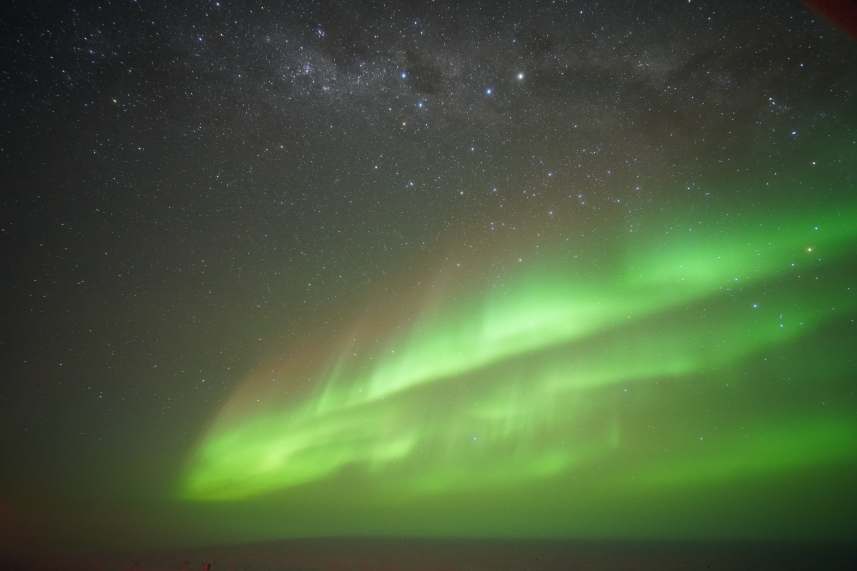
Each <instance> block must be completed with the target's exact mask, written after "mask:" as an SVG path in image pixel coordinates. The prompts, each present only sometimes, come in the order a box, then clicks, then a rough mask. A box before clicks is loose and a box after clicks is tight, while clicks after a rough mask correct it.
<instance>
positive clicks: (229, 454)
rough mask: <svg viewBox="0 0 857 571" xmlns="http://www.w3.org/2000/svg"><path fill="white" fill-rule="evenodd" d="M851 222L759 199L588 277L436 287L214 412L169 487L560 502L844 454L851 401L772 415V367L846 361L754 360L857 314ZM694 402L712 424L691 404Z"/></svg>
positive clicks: (527, 268)
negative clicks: (309, 373) (307, 381)
mask: <svg viewBox="0 0 857 571" xmlns="http://www.w3.org/2000/svg"><path fill="white" fill-rule="evenodd" d="M854 220H857V211H855V210H854V209H848V210H842V211H836V212H826V213H815V214H811V213H806V214H803V215H793V214H784V213H776V214H774V213H770V214H767V215H764V216H763V215H759V216H758V217H757V218H755V219H749V220H745V221H744V223H742V224H734V225H731V226H730V225H725V224H723V223H722V222H721V223H718V224H714V223H712V224H708V225H696V226H693V227H692V228H693V231H692V232H691V231H689V230H688V231H684V232H681V233H673V234H668V233H648V234H645V235H636V234H630V235H629V236H628V238H629V242H628V244H627V245H626V247H625V251H624V254H623V255H622V256H618V257H615V258H612V259H609V263H607V264H604V265H603V267H599V268H598V269H592V267H591V266H586V267H584V266H583V265H582V264H578V263H572V262H570V261H569V260H568V258H567V257H560V256H547V257H545V258H542V259H541V260H540V261H539V262H538V263H532V264H528V263H526V262H523V263H521V264H517V265H516V267H515V268H514V269H513V270H511V271H509V272H508V273H507V274H506V275H503V276H501V277H500V279H498V280H497V281H495V282H493V283H492V285H491V287H486V288H483V289H481V290H480V289H479V288H473V289H471V290H470V291H467V290H465V291H464V292H463V293H461V294H457V295H453V294H448V292H445V291H443V290H437V289H433V290H432V291H429V292H428V293H427V296H426V297H430V298H431V300H432V302H431V303H426V304H425V307H423V308H421V309H420V310H419V311H418V312H417V314H416V315H417V317H416V318H411V319H404V320H403V321H402V323H400V324H399V325H398V326H397V327H396V328H395V329H394V330H392V331H388V332H386V333H385V335H384V336H383V337H382V338H381V339H378V338H371V339H364V338H360V333H359V331H360V330H358V333H357V334H356V335H355V336H352V337H351V338H349V340H348V343H346V346H345V347H343V346H342V344H341V343H338V344H332V345H331V346H330V348H329V349H328V357H327V359H326V360H325V363H322V364H321V365H320V366H319V367H318V368H317V371H316V373H315V376H314V377H313V379H312V382H313V384H314V385H315V386H316V387H317V389H316V390H315V391H314V392H312V393H311V394H309V395H305V396H304V397H302V398H298V399H295V400H289V397H288V395H286V396H284V397H283V398H281V399H279V400H277V399H274V401H273V402H267V403H266V404H265V405H262V406H260V407H259V409H258V411H257V412H256V413H252V414H245V415H244V417H242V418H240V419H237V420H236V419H225V420H221V421H220V422H217V423H216V424H215V425H214V427H213V428H212V429H211V431H210V432H209V433H208V434H207V435H206V436H205V438H204V440H203V441H202V443H201V444H200V446H199V448H198V450H197V451H196V453H195V455H194V457H193V459H192V461H191V464H190V466H189V468H188V470H187V473H186V477H185V479H184V481H183V485H182V495H183V496H184V497H186V498H188V499H194V500H235V499H241V498H248V497H251V496H256V495H259V494H264V493H268V492H274V491H279V490H288V489H290V488H294V487H296V486H299V485H303V484H308V483H312V482H321V481H324V480H325V479H328V478H342V477H343V474H346V476H344V477H346V479H347V480H348V481H349V482H352V483H359V482H367V481H373V482H376V483H377V482H379V481H382V482H383V483H384V491H383V492H382V493H381V496H382V497H384V498H387V499H391V498H414V497H421V496H425V495H430V494H441V495H442V494H446V493H451V492H455V491H466V490H474V489H476V490H479V491H480V492H481V493H485V492H486V491H491V490H497V491H502V490H510V489H521V488H524V489H525V488H526V487H528V486H538V485H539V484H538V483H539V482H545V481H557V479H559V480H560V481H564V480H563V479H566V478H567V479H568V485H567V490H568V494H569V497H568V498H567V501H569V502H572V503H573V501H574V498H575V496H579V495H583V494H591V493H595V492H594V490H602V493H606V492H604V490H605V489H607V487H609V489H610V490H611V493H616V492H617V491H622V492H623V493H626V494H631V495H633V494H646V493H650V492H651V491H653V490H654V491H657V490H658V489H666V488H675V487H682V486H685V487H688V486H689V487H694V486H708V485H725V484H728V483H729V482H732V481H735V480H740V479H742V478H754V477H759V475H765V474H769V473H782V472H783V471H790V470H799V469H801V468H802V467H809V466H817V465H823V464H825V463H836V462H842V461H849V460H853V459H855V458H857V418H855V416H854V415H853V414H852V413H850V412H848V409H847V407H840V408H839V409H836V408H835V407H831V408H829V409H825V410H815V409H814V408H812V407H808V406H806V403H801V402H799V400H795V401H794V402H791V401H790V402H781V401H782V400H783V398H781V397H780V398H779V400H777V407H776V411H774V410H766V409H765V398H766V397H765V394H766V392H767V391H772V390H775V388H774V385H772V383H774V380H773V379H774V378H775V377H777V376H778V375H780V374H781V373H782V371H783V369H784V368H785V369H788V370H789V373H790V374H791V375H792V376H793V377H794V379H796V381H794V380H793V381H791V382H800V383H806V382H815V383H818V384H819V385H822V386H824V385H825V383H827V382H828V381H829V380H830V379H834V378H839V377H841V376H842V375H843V374H844V371H846V370H847V368H846V364H845V363H846V361H845V360H844V359H843V358H842V357H841V356H837V355H831V356H830V357H829V358H825V359H824V361H825V362H826V363H827V365H826V366H825V368H824V369H823V370H818V369H816V370H812V371H808V370H806V368H807V366H806V365H802V363H804V362H805V361H802V360H800V359H798V358H796V357H795V358H794V359H788V358H786V360H785V361H783V360H782V357H778V359H780V360H779V361H778V362H777V363H778V364H776V367H775V369H776V370H774V369H771V370H766V369H765V367H766V366H767V365H765V361H764V360H763V361H762V362H756V361H758V359H759V356H760V355H766V354H768V353H770V354H772V355H781V353H778V351H789V350H790V348H793V347H796V346H799V344H800V343H801V340H802V339H805V338H811V337H812V336H813V335H814V334H815V333H816V332H817V331H818V330H819V329H820V328H823V327H828V326H831V325H832V324H835V323H837V322H839V321H841V320H843V319H845V318H848V317H849V316H853V314H854V310H855V307H857V300H855V297H854V292H853V291H851V290H849V289H848V288H847V287H845V286H843V284H842V282H841V280H837V279H834V278H835V277H836V276H837V272H838V271H840V269H841V267H842V264H844V263H846V262H845V261H843V260H847V258H848V255H849V254H851V253H852V251H853V249H854V246H855V243H857V224H855V223H854ZM386 310H388V311H390V312H392V313H394V314H395V313H397V312H400V311H399V310H400V308H396V307H390V308H386ZM823 350H824V349H823V348H819V347H818V346H817V345H816V347H815V348H814V351H815V352H816V353H818V351H823ZM747 360H756V361H754V363H755V365H754V366H753V367H745V366H742V363H745V362H747ZM770 366H771V367H774V364H771V365H770ZM748 371H752V372H753V373H752V374H750V375H749V376H748V374H747V373H748ZM271 374H272V375H276V374H277V371H273V372H271ZM285 381H286V382H288V379H285ZM733 392H734V398H735V399H736V402H740V403H741V404H740V406H739V405H735V406H733V403H732V401H730V398H732V397H730V395H732V394H733ZM739 395H741V396H739ZM699 399H702V401H703V402H705V401H706V400H707V407H702V410H707V411H708V413H707V414H708V416H710V417H711V418H694V415H693V414H690V412H689V409H691V408H692V407H691V406H690V405H691V403H693V404H694V407H696V409H698V408H699V406H700V402H699ZM269 400H270V399H269ZM785 400H788V399H785ZM748 403H749V404H748ZM746 406H752V407H757V410H754V411H751V410H742V407H746ZM783 410H785V411H786V412H783ZM706 438H707V441H706ZM597 467H604V470H603V471H602V470H597V469H595V468H597ZM344 471H345V472H344ZM595 474H597V476H596V475H595Z"/></svg>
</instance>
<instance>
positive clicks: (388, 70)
mask: <svg viewBox="0 0 857 571" xmlns="http://www.w3.org/2000/svg"><path fill="white" fill-rule="evenodd" d="M0 10H2V15H0V54H2V57H0V59H2V65H0V117H2V127H0V189H2V190H0V251H2V260H3V265H2V271H0V287H2V308H3V309H2V315H3V317H2V323H3V327H2V328H0V352H2V355H3V357H2V365H3V366H2V369H0V371H2V383H0V452H2V458H3V460H2V462H0V490H2V492H0V530H4V532H8V534H7V537H16V538H18V539H16V541H18V540H20V541H22V542H23V543H27V544H29V543H38V542H40V541H51V542H53V541H59V542H62V541H68V542H70V543H80V542H84V543H85V542H86V541H92V542H100V541H103V540H104V537H105V536H109V535H110V532H109V531H106V530H110V529H114V530H115V529H122V530H124V531H123V532H122V534H123V538H122V539H119V540H117V541H118V542H119V543H120V544H123V545H125V544H128V545H138V544H156V545H159V544H161V543H162V542H163V541H164V540H163V539H162V538H161V536H160V535H158V532H157V531H153V530H157V529H158V528H159V525H160V524H159V523H158V522H163V521H166V520H171V521H174V522H175V521H180V523H177V524H176V526H177V527H180V528H181V529H182V530H183V534H173V535H172V537H171V538H170V541H173V542H179V541H181V540H182V538H184V537H187V538H192V539H193V540H195V541H198V540H199V538H200V537H203V538H204V539H205V538H207V536H206V535H205V533H204V532H202V531H199V530H198V529H196V526H195V524H194V523H193V521H194V520H193V518H192V517H189V516H188V518H187V519H181V517H179V516H177V515H175V514H178V513H185V511H186V507H182V506H184V504H183V503H182V502H181V501H180V500H178V499H176V490H177V489H178V485H177V482H178V481H180V480H181V478H182V474H183V470H184V469H185V467H186V463H187V459H188V457H189V456H190V455H192V453H193V451H194V450H195V449H196V447H197V446H198V444H199V443H200V441H201V439H203V437H204V435H205V434H206V431H207V430H208V428H209V426H210V424H211V423H212V420H213V419H214V418H215V417H216V415H217V414H218V411H220V410H221V408H222V407H223V406H224V405H225V404H227V403H228V402H229V401H230V397H231V396H232V395H233V394H234V393H235V392H236V390H238V389H239V387H240V385H241V383H242V380H243V379H245V378H246V377H247V375H248V373H249V372H250V371H252V370H254V368H256V367H257V366H258V365H259V363H261V362H263V361H264V360H265V359H268V358H270V357H271V356H272V355H278V354H282V352H283V351H285V350H288V349H289V348H291V347H295V346H297V345H298V344H299V343H301V342H303V341H305V340H306V339H307V338H309V337H310V336H312V337H313V338H323V337H324V336H326V335H335V334H337V332H338V331H340V325H341V322H340V321H339V320H338V316H339V315H340V314H344V313H348V312H351V311H354V310H355V308H359V307H360V304H361V303H363V301H361V300H364V299H365V297H366V296H367V295H368V296H374V297H379V296H380V297H383V296H384V295H385V294H387V293H390V292H391V290H394V289H395V288H396V287H397V286H396V285H395V284H397V283H398V281H397V280H403V279H404V280H408V279H412V277H413V276H418V275H424V274H426V273H431V271H432V268H434V267H436V266H437V265H449V264H454V263H456V261H457V260H459V259H465V258H468V259H478V258H480V257H481V256H482V255H483V253H484V252H487V251H491V252H496V251H498V250H499V251H500V252H502V254H503V255H507V256H508V257H509V259H516V258H518V257H522V258H527V259H529V258H531V257H538V256H539V253H538V252H540V251H543V250H548V249H551V250H552V251H556V250H560V251H562V252H564V253H566V254H569V255H571V254H572V253H578V252H587V251H596V252H599V255H598V256H595V258H594V259H595V260H596V261H595V262H593V264H594V265H595V266H598V265H599V264H602V263H604V262H603V261H604V260H609V259H611V254H610V252H612V251H613V250H612V249H613V248H615V247H616V242H617V236H618V235H619V234H620V233H621V234H622V236H624V237H625V238H627V234H633V233H634V232H643V233H644V234H645V235H647V236H649V237H651V236H656V235H662V236H667V235H670V232H673V234H672V235H675V232H676V231H677V228H678V227H679V226H682V225H685V226H686V225H693V224H701V225H702V224H708V223H711V222H713V223H715V224H716V223H717V220H719V219H722V218H723V217H724V216H725V217H729V216H732V217H735V218H737V219H740V217H741V216H742V215H743V214H744V213H747V212H752V213H755V214H753V215H752V216H755V217H758V216H759V214H758V213H770V215H771V216H772V217H776V216H777V212H778V209H781V208H787V209H790V211H802V210H804V209H806V210H808V211H809V210H812V211H817V210H822V211H829V210H831V209H838V208H846V209H847V208H851V207H852V206H853V205H854V203H855V194H854V193H855V191H857V178H855V174H854V170H855V169H854V165H855V163H854V160H855V158H857V98H855V93H857V43H855V42H854V41H853V40H852V39H851V38H849V37H848V35H847V34H846V33H845V32H843V31H841V30H839V29H837V27H836V26H834V25H833V24H831V23H830V22H828V21H826V20H824V19H822V18H820V17H818V16H817V15H815V14H813V13H812V12H811V11H810V10H809V9H808V8H807V7H806V6H804V5H802V4H800V3H798V2H758V3H757V2H743V1H742V2H720V1H703V0H692V1H691V0H688V1H682V2H655V3H651V4H650V3H646V2H573V1H571V2H562V1H556V2H503V1H492V2H447V1H437V2H425V3H416V2H370V1H367V2H364V1H348V2H309V1H307V2H303V1H295V2H285V3H279V2H270V3H268V2H239V1H230V0H220V1H194V2H149V1H146V0H140V1H114V2H110V1H97V2H96V1H93V2H5V3H4V5H3V7H2V9H0ZM853 211H854V210H853V208H851V210H850V212H853ZM761 216H762V219H764V214H763V215H761ZM751 219H753V220H755V219H756V218H751ZM656 220H657V221H662V222H657V223H656V222H654V221H656ZM665 220H666V222H663V221H665ZM658 224H660V225H658ZM630 241H631V242H633V236H631V238H630ZM850 244H851V245H852V247H853V244H854V242H853V237H852V242H850ZM852 251H853V250H852ZM853 262H854V260H853V257H852V258H851V259H850V261H848V260H846V261H845V262H843V263H842V265H840V266H837V267H836V268H834V269H833V270H832V273H829V274H828V276H829V279H830V280H833V282H834V283H835V284H837V285H841V286H842V287H843V288H845V287H852V286H854V276H855V273H854V270H853V268H854V265H853ZM510 265H513V264H511V263H510ZM837 268H838V269H837ZM506 269H507V268H506V267H505V266H503V265H502V262H497V263H496V264H494V265H491V266H490V268H489V269H480V270H473V272H472V273H471V274H470V275H469V276H468V280H470V282H477V281H478V280H479V279H481V278H484V277H485V276H487V275H489V274H490V275H499V274H503V272H505V271H506ZM836 280H839V281H836ZM415 287H417V288H418V287H419V286H415ZM470 287H473V288H476V286H470ZM477 289H478V288H477ZM837 291H838V290H837ZM849 291H851V292H853V291H854V290H853V289H850V290H849ZM851 295H852V299H853V293H852V294H851ZM854 315H855V313H854V310H853V306H852V309H851V310H850V313H848V312H846V313H844V314H841V313H840V314H838V315H837V317H836V318H835V319H838V320H839V321H838V322H837V323H838V325H837V326H836V327H838V328H837V329H835V330H834V333H830V332H827V333H825V335H833V337H834V338H835V339H836V340H837V343H838V345H836V346H837V347H846V348H847V347H848V346H849V345H850V344H851V346H853V341H854V340H855V339H854V329H853V323H854V319H853V318H854ZM810 343H813V344H814V345H812V347H813V348H814V350H820V348H821V347H823V346H824V344H825V343H826V341H824V338H823V337H817V338H814V339H813V340H811V341H810ZM843 366H845V367H850V370H851V371H852V372H853V367H854V363H853V360H852V361H848V362H847V363H846V364H845V365H843ZM845 376H846V377H847V376H848V375H845ZM852 376H853V375H852ZM836 386H839V387H840V389H841V390H840V389H837V390H836V391H832V392H831V393H830V394H832V395H834V397H835V396H836V395H841V394H845V393H847V394H849V395H851V396H850V398H852V399H853V389H848V388H842V386H841V385H836ZM853 402H854V401H853V400H850V401H847V403H851V404H850V405H848V404H847V406H852V405H853ZM759 403H760V404H759V406H760V407H763V406H764V404H763V400H760V401H759ZM855 458H857V455H855V453H854V451H853V449H852V451H851V453H850V456H848V462H852V463H853V461H854V459H855ZM849 470H851V471H848V472H847V473H848V474H853V467H852V468H849ZM844 473H845V472H841V473H840V475H842V474H844ZM836 481H840V482H841V481H843V480H841V479H839V480H836ZM843 486H844V484H843ZM828 491H829V492H830V493H831V495H833V496H836V495H838V494H840V492H842V490H837V489H833V490H828ZM845 497H846V498H845V499H846V500H847V501H848V502H852V503H851V504H849V503H846V504H845V505H846V506H852V507H853V500H854V493H853V492H851V493H850V494H845ZM820 517H821V516H820ZM837 521H838V520H837ZM188 522H190V523H188ZM835 525H838V523H837V524H834V527H835ZM10 530H15V533H14V534H12V532H11V531H10ZM852 531H853V530H852ZM665 533H666V534H667V535H669V531H667V532H665ZM844 533H845V535H847V534H848V533H849V532H848V531H847V530H846V531H845V532H844ZM261 535H264V534H261ZM261 535H260V536H261ZM271 535H272V534H267V536H268V537H270V536H271ZM274 535H276V534H274ZM248 536H250V537H252V536H253V534H252V533H249V534H248ZM217 537H218V538H220V536H217ZM22 538H23V539H22ZM48 538H49V539H48ZM56 538H63V539H59V540H58V539H56ZM69 538H72V539H69ZM113 539H115V538H113Z"/></svg>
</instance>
